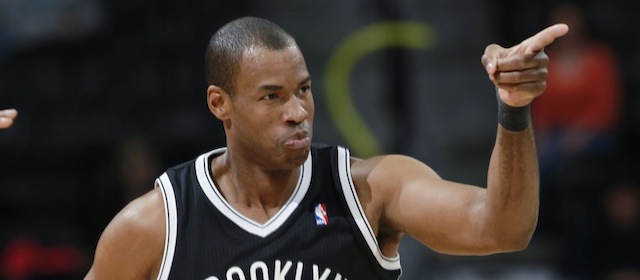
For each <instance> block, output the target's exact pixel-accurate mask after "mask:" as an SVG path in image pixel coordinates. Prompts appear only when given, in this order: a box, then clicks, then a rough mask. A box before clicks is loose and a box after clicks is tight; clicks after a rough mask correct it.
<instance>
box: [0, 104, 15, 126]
mask: <svg viewBox="0 0 640 280" xmlns="http://www.w3.org/2000/svg"><path fill="white" fill-rule="evenodd" d="M17 117H18V111H16V109H4V110H0V129H1V128H8V127H10V126H11V125H12V124H13V120H14V119H15V118H17Z"/></svg>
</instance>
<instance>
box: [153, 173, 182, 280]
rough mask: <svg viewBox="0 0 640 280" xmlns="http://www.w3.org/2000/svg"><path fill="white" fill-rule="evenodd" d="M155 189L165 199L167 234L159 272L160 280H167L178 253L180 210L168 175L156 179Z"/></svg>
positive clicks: (164, 174)
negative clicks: (174, 257) (159, 191)
mask: <svg viewBox="0 0 640 280" xmlns="http://www.w3.org/2000/svg"><path fill="white" fill-rule="evenodd" d="M155 188H160V190H162V198H163V199H164V213H165V232H166V234H165V241H164V255H163V256H162V263H161V266H160V272H158V280H166V279H168V278H169V272H171V265H172V264H173V256H174V254H175V251H176V237H177V234H178V210H177V207H176V196H175V193H174V191H173V185H172V184H171V181H170V180H169V176H168V175H167V173H163V174H162V175H161V176H160V177H159V178H158V179H156V183H155Z"/></svg>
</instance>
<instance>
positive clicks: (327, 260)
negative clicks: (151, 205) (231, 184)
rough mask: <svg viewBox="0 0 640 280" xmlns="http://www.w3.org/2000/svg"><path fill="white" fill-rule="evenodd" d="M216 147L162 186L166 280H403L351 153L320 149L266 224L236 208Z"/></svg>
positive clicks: (162, 274) (314, 148)
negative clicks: (374, 222)
mask: <svg viewBox="0 0 640 280" xmlns="http://www.w3.org/2000/svg"><path fill="white" fill-rule="evenodd" d="M224 151H225V148H220V149H216V150H213V151H211V152H208V153H205V154H203V155H201V156H199V157H198V158H197V159H195V160H192V161H189V162H186V163H183V164H181V165H178V166H175V167H173V168H170V169H169V170H167V171H166V172H165V173H164V174H162V176H160V177H159V178H158V179H157V181H156V187H159V188H161V190H162V192H163V196H164V199H165V213H166V220H167V223H166V232H167V235H166V241H165V251H164V257H163V261H162V265H161V268H160V273H159V276H158V279H181V280H184V279H201V280H232V279H233V280H258V279H259V280H267V279H271V280H285V279H286V280H303V279H305V280H306V279H309V280H311V279H313V280H321V279H322V280H346V279H349V280H358V279H362V280H373V279H398V277H399V276H400V260H399V256H396V257H394V258H387V257H385V256H383V255H382V254H381V252H380V250H379V249H378V243H377V240H376V236H374V234H373V231H372V230H371V227H370V225H369V223H368V221H367V218H366V217H365V215H364V212H363V211H362V207H361V205H360V202H359V200H358V197H357V195H356V192H355V189H354V186H353V181H352V179H351V173H350V164H349V160H350V157H349V151H348V150H347V149H345V148H342V147H336V146H320V145H317V144H314V145H312V148H311V151H310V152H309V157H308V158H307V160H306V162H305V163H304V164H303V166H302V167H301V172H300V177H299V180H298V185H297V187H296V189H295V191H294V192H293V194H292V195H291V197H290V198H289V200H288V201H287V202H286V203H285V204H284V205H283V206H282V208H281V209H280V210H279V212H278V213H277V214H275V215H274V216H273V217H272V218H271V219H270V220H269V221H267V222H266V223H264V224H260V223H256V222H254V221H252V220H250V219H248V218H246V217H245V216H243V215H242V214H241V213H239V212H237V211H235V210H234V209H233V207H231V206H230V205H229V204H228V203H227V201H226V200H225V199H224V198H223V196H222V194H221V193H220V192H219V190H218V188H217V187H216V186H215V183H214V180H213V179H212V176H211V172H210V170H211V168H210V163H211V158H212V157H215V156H216V155H219V154H221V153H223V152H224Z"/></svg>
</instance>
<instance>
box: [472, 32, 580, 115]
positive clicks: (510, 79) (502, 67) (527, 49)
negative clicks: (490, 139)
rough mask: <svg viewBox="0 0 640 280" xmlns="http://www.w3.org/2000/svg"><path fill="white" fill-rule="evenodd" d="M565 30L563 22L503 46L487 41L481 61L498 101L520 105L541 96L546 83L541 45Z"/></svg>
mask: <svg viewBox="0 0 640 280" xmlns="http://www.w3.org/2000/svg"><path fill="white" fill-rule="evenodd" d="M568 31H569V27H568V26H567V25H566V24H562V23H560V24H555V25H553V26H550V27H547V28H546V29H544V30H542V31H540V32H538V34H536V35H533V36H531V37H529V38H527V39H526V40H524V41H522V42H521V43H520V44H518V45H515V46H513V47H511V48H503V47H501V46H500V45H497V44H491V45H489V46H487V48H486V49H485V50H484V55H482V64H483V65H484V67H485V69H486V70H487V73H488V74H489V79H490V80H491V81H492V82H493V84H494V85H496V88H497V89H498V95H499V97H500V99H501V100H502V102H504V103H505V104H507V105H509V106H513V107H523V106H526V105H528V104H529V103H531V101H533V99H534V98H536V97H538V96H539V95H541V94H542V93H543V92H544V90H545V88H546V86H547V73H548V72H547V64H548V63H549V57H548V56H547V54H545V53H544V47H545V46H547V45H549V44H551V43H552V42H553V41H554V40H555V39H556V38H558V37H560V36H563V35H564V34H566V33H567V32H568Z"/></svg>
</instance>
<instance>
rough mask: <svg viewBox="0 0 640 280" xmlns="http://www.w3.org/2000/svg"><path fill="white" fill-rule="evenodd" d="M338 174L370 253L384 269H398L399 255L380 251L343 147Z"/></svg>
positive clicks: (348, 158)
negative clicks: (386, 254)
mask: <svg viewBox="0 0 640 280" xmlns="http://www.w3.org/2000/svg"><path fill="white" fill-rule="evenodd" d="M338 174H339V175H340V185H341V186H342V191H343V192H344V197H345V198H346V201H347V205H348V206H349V210H350V211H351V215H352V216H353V218H354V219H355V221H356V224H357V225H358V228H359V229H360V232H361V233H362V236H363V237H364V239H365V240H366V241H367V245H369V249H370V250H371V253H373V255H374V256H375V258H376V260H378V263H380V266H381V267H382V268H384V269H386V270H398V269H400V268H401V266H400V255H398V254H396V256H395V257H392V258H389V257H386V256H384V255H382V252H380V247H379V246H378V240H377V239H376V236H375V234H374V233H373V230H372V229H371V225H370V224H369V220H367V217H366V215H365V213H364V210H363V208H362V205H361V204H360V199H358V194H357V193H356V189H355V185H354V184H353V179H352V178H351V157H350V154H349V150H347V149H345V148H343V147H338Z"/></svg>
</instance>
